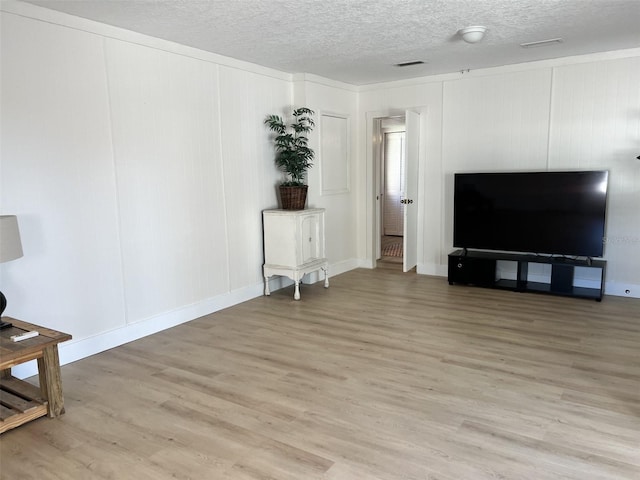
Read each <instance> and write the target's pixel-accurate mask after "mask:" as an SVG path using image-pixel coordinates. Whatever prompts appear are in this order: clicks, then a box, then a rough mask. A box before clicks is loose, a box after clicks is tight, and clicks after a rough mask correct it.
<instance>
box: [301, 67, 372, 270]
mask: <svg viewBox="0 0 640 480" xmlns="http://www.w3.org/2000/svg"><path fill="white" fill-rule="evenodd" d="M294 103H295V104H296V105H306V106H308V107H309V108H311V109H312V110H314V111H315V112H316V129H317V130H318V132H317V135H315V136H314V137H312V138H311V139H310V145H311V147H312V148H313V149H315V151H316V153H317V156H316V161H315V164H316V168H314V169H312V170H311V171H310V172H309V176H308V183H309V192H310V193H309V198H308V200H307V202H308V205H309V206H312V207H315V208H324V209H326V214H325V232H326V251H327V258H329V259H330V261H331V268H330V271H329V273H330V275H336V274H339V273H343V272H346V271H348V270H351V269H353V268H356V267H357V266H358V265H359V261H358V251H357V243H356V241H355V239H356V238H357V235H358V222H357V215H358V210H357V205H358V198H361V197H362V190H361V186H360V185H359V184H358V182H357V180H356V179H357V170H356V167H357V160H358V149H357V146H358V143H357V133H358V126H359V123H358V94H357V89H356V88H355V87H353V86H350V85H346V84H343V83H340V82H334V81H330V80H327V79H323V78H320V77H316V76H314V75H296V76H295V77H294ZM324 114H332V115H336V116H338V117H340V118H342V119H344V121H343V122H340V123H336V124H335V125H340V126H342V127H344V128H345V130H346V131H345V132H343V133H344V135H342V136H341V138H344V139H346V145H343V146H342V147H340V149H342V148H344V149H345V152H344V154H343V155H340V157H341V158H343V159H344V161H345V162H346V165H344V166H343V167H344V168H341V167H342V166H341V165H339V164H337V163H336V162H335V159H329V158H327V152H325V151H323V149H322V148H321V145H320V142H319V135H322V131H321V128H322V124H321V118H322V115H324ZM325 125H326V124H325ZM332 133H338V132H332ZM335 136H337V135H335ZM332 150H333V151H335V149H332ZM323 164H324V165H326V164H330V165H332V167H333V168H335V172H336V175H334V176H333V178H332V180H333V183H335V184H336V185H340V186H342V185H344V186H346V188H344V189H340V188H336V189H332V188H331V186H329V188H327V185H323V182H322V171H323ZM338 172H340V173H338ZM325 179H326V176H325Z"/></svg>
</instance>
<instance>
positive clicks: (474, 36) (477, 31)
mask: <svg viewBox="0 0 640 480" xmlns="http://www.w3.org/2000/svg"><path fill="white" fill-rule="evenodd" d="M486 31H487V27H482V26H480V25H475V26H472V27H466V28H463V29H461V30H458V33H459V34H460V35H461V36H462V39H463V40H464V41H465V42H467V43H478V42H479V41H480V40H482V38H483V37H484V34H485V32H486Z"/></svg>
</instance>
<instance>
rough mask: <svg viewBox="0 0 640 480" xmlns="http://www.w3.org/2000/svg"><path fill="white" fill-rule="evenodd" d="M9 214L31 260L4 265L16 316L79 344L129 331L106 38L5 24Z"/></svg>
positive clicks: (11, 20) (4, 159) (4, 193)
mask: <svg viewBox="0 0 640 480" xmlns="http://www.w3.org/2000/svg"><path fill="white" fill-rule="evenodd" d="M1 31H2V38H1V42H0V44H1V46H2V51H1V58H2V68H1V72H2V79H1V83H2V105H1V108H0V110H1V115H2V155H1V164H0V168H1V172H2V177H1V182H0V184H1V188H2V190H1V197H0V198H1V208H2V213H3V214H17V215H18V221H19V225H20V229H21V234H22V242H23V247H24V257H23V258H20V259H18V260H15V261H13V262H11V263H6V264H3V265H2V266H1V267H0V268H1V270H0V273H1V274H2V290H3V291H4V293H5V294H6V295H7V297H8V298H9V307H8V309H7V311H6V313H7V314H8V315H13V316H16V317H18V318H22V319H24V320H26V321H29V322H33V323H36V324H42V325H46V326H48V327H52V328H55V329H59V330H62V331H65V332H69V333H71V334H72V335H73V336H74V338H75V339H76V340H77V339H81V338H85V337H89V336H93V335H97V334H99V333H101V332H105V331H108V330H112V329H114V328H117V327H120V326H122V325H124V306H123V287H122V275H121V269H120V250H119V243H118V229H117V207H116V205H117V204H116V195H115V178H114V170H113V158H112V151H111V139H110V131H109V114H108V95H107V86H106V76H105V69H104V52H103V43H102V39H101V38H100V37H96V36H94V35H90V34H87V33H83V32H79V31H76V30H71V29H67V28H63V27H59V26H56V25H51V24H48V23H43V22H34V21H31V20H29V19H25V18H22V17H19V16H15V15H12V14H6V13H3V14H2V28H1Z"/></svg>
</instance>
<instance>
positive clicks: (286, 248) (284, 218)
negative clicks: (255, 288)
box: [262, 208, 329, 300]
mask: <svg viewBox="0 0 640 480" xmlns="http://www.w3.org/2000/svg"><path fill="white" fill-rule="evenodd" d="M262 219H263V227H264V266H263V267H262V271H263V274H264V294H265V295H270V293H271V292H270V291H269V278H270V277H272V276H273V275H283V276H286V277H289V278H290V279H292V280H293V281H294V283H295V291H294V295H293V298H294V299H295V300H300V280H301V279H302V277H303V276H304V275H306V274H307V273H311V272H315V271H317V270H322V271H323V272H324V286H325V288H328V287H329V274H328V271H327V268H328V262H327V259H326V257H325V251H324V209H323V208H310V209H307V210H264V211H263V212H262Z"/></svg>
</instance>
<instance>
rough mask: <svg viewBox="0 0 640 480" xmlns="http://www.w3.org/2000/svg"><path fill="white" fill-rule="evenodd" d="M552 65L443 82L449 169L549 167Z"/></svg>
mask: <svg viewBox="0 0 640 480" xmlns="http://www.w3.org/2000/svg"><path fill="white" fill-rule="evenodd" d="M550 92H551V69H543V70H536V71H532V72H518V73H511V74H505V75H492V76H486V77H477V78H468V79H461V80H456V81H447V82H445V83H444V106H445V108H444V115H443V127H442V131H443V163H444V168H445V172H447V173H452V172H462V171H467V172H469V171H483V170H488V171H495V170H530V169H546V164H547V162H546V160H547V135H548V132H549V94H550Z"/></svg>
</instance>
